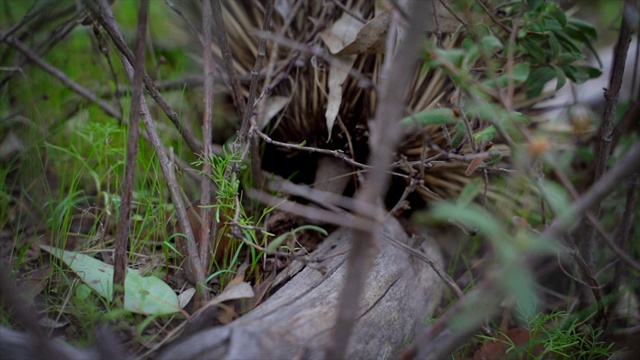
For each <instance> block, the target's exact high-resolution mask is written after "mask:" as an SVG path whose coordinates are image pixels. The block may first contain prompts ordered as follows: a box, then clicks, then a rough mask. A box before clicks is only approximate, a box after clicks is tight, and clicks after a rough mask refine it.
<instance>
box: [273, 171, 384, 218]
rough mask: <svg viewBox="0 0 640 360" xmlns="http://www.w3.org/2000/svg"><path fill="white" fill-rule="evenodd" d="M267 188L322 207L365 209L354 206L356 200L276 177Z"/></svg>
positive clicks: (370, 213)
mask: <svg viewBox="0 0 640 360" xmlns="http://www.w3.org/2000/svg"><path fill="white" fill-rule="evenodd" d="M267 188H268V189H269V190H270V191H273V192H276V193H278V192H282V193H285V194H289V195H293V196H297V197H300V198H302V199H306V200H309V201H312V202H314V203H316V204H318V205H321V206H324V207H329V206H330V207H341V208H344V209H347V210H355V209H356V208H366V206H364V204H359V205H356V204H355V202H356V201H357V200H356V199H353V198H350V197H346V196H342V195H339V194H336V193H332V192H329V191H323V190H318V189H314V188H312V187H310V186H306V185H298V184H295V183H292V182H291V181H288V180H285V179H282V178H280V177H278V176H273V178H272V179H271V180H270V181H269V182H268V183H267ZM377 214H378V213H377V211H369V212H368V213H367V214H366V215H367V216H368V217H370V218H375V217H376V215H377Z"/></svg>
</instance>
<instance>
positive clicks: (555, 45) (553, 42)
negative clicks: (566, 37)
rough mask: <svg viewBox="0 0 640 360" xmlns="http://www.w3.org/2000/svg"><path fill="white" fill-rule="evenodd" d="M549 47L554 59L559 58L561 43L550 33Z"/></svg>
mask: <svg viewBox="0 0 640 360" xmlns="http://www.w3.org/2000/svg"><path fill="white" fill-rule="evenodd" d="M549 46H550V47H551V52H552V53H553V58H554V59H556V58H558V54H560V42H558V38H556V36H555V35H554V34H553V33H549Z"/></svg>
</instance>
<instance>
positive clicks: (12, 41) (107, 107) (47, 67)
mask: <svg viewBox="0 0 640 360" xmlns="http://www.w3.org/2000/svg"><path fill="white" fill-rule="evenodd" d="M2 36H4V33H2V32H0V37H2ZM5 42H6V43H7V44H9V45H10V46H12V47H14V48H15V49H16V50H18V51H20V52H21V53H22V54H23V55H24V56H26V57H27V58H28V59H29V60H31V61H33V62H34V63H35V64H36V65H38V66H39V67H40V68H42V69H43V70H44V71H46V72H48V73H49V74H51V75H52V76H53V77H55V78H56V79H58V80H60V82H62V83H63V84H64V85H65V86H67V87H68V88H69V89H71V90H73V91H74V92H76V93H77V94H78V95H80V96H82V97H84V98H85V99H87V100H89V101H90V102H92V103H94V104H96V105H98V106H99V107H100V108H101V109H102V110H103V111H104V112H106V113H107V114H108V115H110V116H113V117H114V118H116V119H118V120H121V119H122V114H121V113H120V112H119V111H118V110H117V109H115V108H114V107H113V106H111V104H109V103H107V102H106V101H104V100H102V99H100V98H98V97H97V96H96V95H95V94H93V93H92V92H91V91H89V90H88V89H86V88H84V87H83V86H82V85H80V84H78V83H76V82H75V81H73V80H71V79H70V78H69V77H68V76H67V75H65V73H63V72H62V71H60V70H58V69H57V68H56V67H54V66H53V65H51V64H49V63H47V62H46V61H44V60H42V59H41V58H40V57H39V56H38V55H37V54H36V53H34V52H33V51H32V50H31V49H30V48H29V47H28V46H26V45H25V44H23V43H22V42H21V41H20V40H18V39H16V38H15V37H13V36H7V37H6V39H5Z"/></svg>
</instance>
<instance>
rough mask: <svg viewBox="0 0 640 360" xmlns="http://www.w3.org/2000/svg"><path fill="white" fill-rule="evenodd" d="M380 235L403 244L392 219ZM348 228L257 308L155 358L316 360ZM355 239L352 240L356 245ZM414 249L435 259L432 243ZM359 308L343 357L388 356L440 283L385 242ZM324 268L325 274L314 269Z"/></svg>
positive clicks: (408, 334)
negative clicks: (314, 264)
mask: <svg viewBox="0 0 640 360" xmlns="http://www.w3.org/2000/svg"><path fill="white" fill-rule="evenodd" d="M384 232H385V233H386V234H387V236H388V237H389V238H393V239H395V240H397V241H400V242H404V243H408V242H409V239H408V238H407V235H406V234H405V232H404V230H403V229H402V227H401V226H400V224H399V223H398V222H397V220H395V219H393V218H390V219H389V220H388V221H387V222H386V224H385V230H384ZM351 234H352V231H350V230H349V229H344V228H342V229H339V230H337V231H336V232H334V233H333V234H332V235H331V236H329V237H328V238H327V239H325V241H324V242H323V243H322V244H321V245H320V247H319V248H318V249H317V250H316V251H315V252H314V253H313V255H312V258H313V259H316V260H322V261H321V262H319V263H318V264H317V265H318V266H306V267H304V268H303V269H302V270H301V271H300V272H298V273H297V274H295V275H294V276H293V277H292V278H291V279H290V280H289V281H288V282H286V283H285V284H284V285H283V286H282V287H281V288H280V289H279V290H278V291H276V292H275V294H273V295H272V296H271V297H270V298H269V299H267V300H266V301H265V302H264V303H263V304H261V305H260V306H258V307H257V308H255V309H254V310H252V311H251V312H249V313H247V314H245V315H243V316H242V317H240V318H239V319H237V320H236V321H234V322H231V323H229V324H227V325H225V326H220V327H216V328H211V329H207V330H203V331H201V332H199V333H196V334H194V335H192V336H190V337H188V338H186V339H183V340H181V341H179V342H178V343H176V344H173V345H170V346H169V347H168V348H167V349H166V350H164V351H163V352H162V353H161V354H160V356H159V357H158V359H171V360H173V359H258V358H260V359H291V358H302V359H321V358H323V353H324V349H325V347H326V344H327V341H328V339H329V335H330V332H331V330H332V327H333V325H334V322H335V314H336V309H337V303H338V299H339V294H340V291H341V289H342V286H343V284H344V278H345V273H346V271H348V269H346V264H345V260H346V254H347V251H348V249H349V247H350V244H351V242H352V241H356V240H355V239H352V238H351ZM362 240H363V239H358V240H357V241H362ZM417 246H419V248H420V249H421V250H422V251H424V252H425V253H426V254H428V255H429V256H430V257H432V258H434V259H436V260H439V259H440V253H439V250H438V249H437V246H436V245H435V244H434V243H433V241H430V240H427V241H425V242H423V243H422V244H420V245H417ZM378 247H379V251H378V255H377V256H376V258H375V264H374V267H373V270H372V272H371V274H370V275H369V278H368V280H367V284H366V285H365V292H364V298H363V299H362V300H361V304H360V314H359V317H358V318H359V319H358V321H357V323H356V327H355V330H354V333H353V336H352V338H351V341H350V345H349V348H348V356H347V357H348V358H349V359H356V358H363V359H387V358H393V357H395V356H397V355H398V354H399V352H400V351H401V350H402V348H403V347H404V346H406V344H408V343H409V342H410V341H411V340H412V339H413V337H414V335H415V334H416V331H417V330H419V329H421V328H423V327H424V326H425V325H426V323H425V321H426V319H427V318H428V317H429V316H431V314H432V312H433V309H434V308H435V306H436V304H437V303H438V301H439V299H440V296H441V294H442V289H443V285H442V282H441V280H440V279H439V278H438V277H437V276H436V274H435V273H434V271H433V270H432V269H431V268H430V267H429V266H428V265H427V264H425V263H424V262H422V261H420V260H418V259H416V258H415V257H412V256H410V255H409V254H407V253H406V252H404V251H402V250H399V249H398V248H397V247H394V246H393V245H392V244H391V243H390V242H388V241H385V242H383V243H381V244H378ZM319 267H320V268H323V269H324V270H326V271H324V275H323V273H321V272H320V271H318V270H316V269H318V268H319Z"/></svg>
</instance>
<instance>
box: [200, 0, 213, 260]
mask: <svg viewBox="0 0 640 360" xmlns="http://www.w3.org/2000/svg"><path fill="white" fill-rule="evenodd" d="M203 4H204V11H203V12H202V23H203V26H202V38H203V55H202V57H203V59H204V99H203V100H204V115H203V118H202V143H203V151H204V153H203V154H202V158H203V159H202V160H203V161H202V172H203V174H204V175H205V176H203V177H202V181H201V182H200V205H201V208H200V217H201V218H202V224H201V226H200V234H199V235H200V241H199V242H198V254H199V255H200V260H201V262H202V265H203V266H204V267H205V269H204V270H205V271H207V269H208V267H209V261H210V258H211V242H210V239H211V238H212V236H211V233H212V232H213V229H214V226H213V221H212V219H211V210H212V208H211V206H209V205H211V200H212V199H211V198H212V196H211V192H212V189H211V185H212V183H211V178H210V176H211V174H212V173H213V169H212V167H211V157H212V155H213V149H212V146H211V145H212V133H211V132H212V131H213V124H212V122H213V96H214V94H213V86H214V71H215V63H214V60H213V52H212V49H211V43H212V41H211V29H212V28H213V19H212V17H213V15H212V9H211V1H207V0H205V1H204V2H203ZM214 236H215V234H214Z"/></svg>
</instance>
